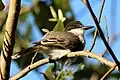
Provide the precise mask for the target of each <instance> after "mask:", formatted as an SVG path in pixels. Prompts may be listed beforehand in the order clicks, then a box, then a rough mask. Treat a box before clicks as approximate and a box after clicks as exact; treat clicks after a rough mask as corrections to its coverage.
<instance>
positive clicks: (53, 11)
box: [50, 6, 57, 18]
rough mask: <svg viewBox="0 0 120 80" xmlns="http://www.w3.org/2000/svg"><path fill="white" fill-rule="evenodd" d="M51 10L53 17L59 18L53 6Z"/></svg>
mask: <svg viewBox="0 0 120 80" xmlns="http://www.w3.org/2000/svg"><path fill="white" fill-rule="evenodd" d="M50 11H51V14H52V16H53V18H57V14H56V12H55V10H54V8H53V7H52V6H50Z"/></svg>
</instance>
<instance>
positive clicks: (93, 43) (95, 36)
mask: <svg viewBox="0 0 120 80" xmlns="http://www.w3.org/2000/svg"><path fill="white" fill-rule="evenodd" d="M104 5H105V0H103V1H102V4H101V7H100V13H99V16H98V22H99V23H100V19H101V16H102V12H103V8H104ZM97 34H98V29H96V30H95V33H94V38H93V41H92V46H91V48H90V50H89V51H90V52H91V51H92V49H93V47H94V45H95V41H96V39H97Z"/></svg>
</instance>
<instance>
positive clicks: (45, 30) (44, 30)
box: [42, 28, 50, 33]
mask: <svg viewBox="0 0 120 80" xmlns="http://www.w3.org/2000/svg"><path fill="white" fill-rule="evenodd" d="M42 31H43V32H45V33H47V32H50V31H49V30H48V29H46V28H43V29H42Z"/></svg>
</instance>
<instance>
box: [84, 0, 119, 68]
mask: <svg viewBox="0 0 120 80" xmlns="http://www.w3.org/2000/svg"><path fill="white" fill-rule="evenodd" d="M82 1H83V3H84V4H85V5H86V6H87V8H88V10H89V12H90V14H91V16H92V18H93V20H94V23H95V24H96V27H97V29H98V32H99V35H100V37H101V39H102V40H103V42H104V44H105V46H106V48H107V49H108V51H109V53H110V55H111V56H112V58H113V60H114V61H115V63H116V64H117V66H118V68H119V69H120V64H119V61H118V59H117V58H116V56H115V54H114V52H113V51H112V49H111V47H110V46H109V44H108V42H107V41H106V39H105V36H104V34H103V31H102V29H101V28H100V25H99V22H98V20H97V18H96V16H95V14H94V12H93V10H92V8H91V6H90V3H89V1H88V0H82Z"/></svg>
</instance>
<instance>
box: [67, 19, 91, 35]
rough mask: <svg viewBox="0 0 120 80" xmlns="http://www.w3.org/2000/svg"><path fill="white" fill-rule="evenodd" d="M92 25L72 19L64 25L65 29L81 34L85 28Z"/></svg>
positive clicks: (89, 27) (87, 28)
mask: <svg viewBox="0 0 120 80" xmlns="http://www.w3.org/2000/svg"><path fill="white" fill-rule="evenodd" d="M91 28H93V26H84V25H83V24H82V23H81V22H80V21H73V22H71V23H68V24H67V25H66V26H65V31H68V32H72V33H73V34H75V35H83V34H84V32H85V31H86V30H89V29H91Z"/></svg>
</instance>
